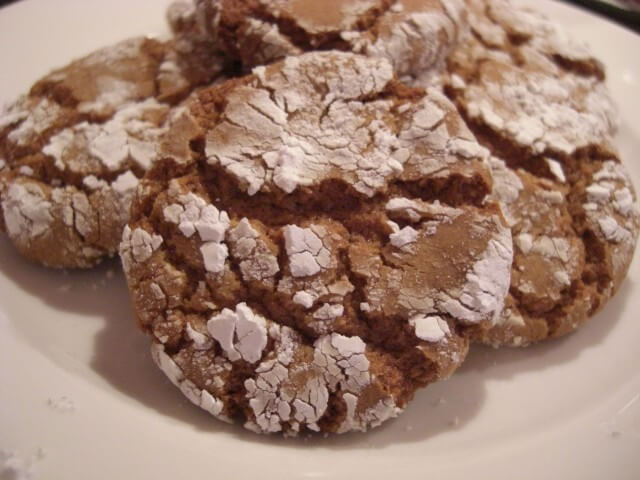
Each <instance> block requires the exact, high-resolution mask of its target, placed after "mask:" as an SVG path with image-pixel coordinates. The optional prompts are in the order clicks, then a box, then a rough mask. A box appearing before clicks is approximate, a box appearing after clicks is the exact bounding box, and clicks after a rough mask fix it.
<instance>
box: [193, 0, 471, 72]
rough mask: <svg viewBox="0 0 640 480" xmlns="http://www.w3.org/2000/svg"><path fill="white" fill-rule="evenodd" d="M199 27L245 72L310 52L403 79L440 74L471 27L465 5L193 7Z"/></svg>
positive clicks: (214, 1) (277, 1)
mask: <svg viewBox="0 0 640 480" xmlns="http://www.w3.org/2000/svg"><path fill="white" fill-rule="evenodd" d="M194 3H195V5H196V10H197V12H198V16H199V17H200V18H201V22H200V23H201V25H203V26H204V28H205V29H206V30H207V31H208V32H209V34H210V35H211V36H212V37H213V38H215V39H216V40H217V41H219V42H220V45H221V47H222V48H224V49H225V52H226V53H227V55H229V56H230V57H232V58H235V59H238V60H240V61H241V62H242V64H243V65H244V67H245V68H247V69H248V68H252V67H254V66H257V65H263V64H268V63H271V62H273V61H275V60H278V59H281V58H283V57H285V56H289V55H299V54H301V53H304V52H307V51H311V50H330V49H336V50H342V51H350V52H354V53H360V54H364V55H367V56H371V57H380V58H386V59H387V60H389V61H390V62H391V63H392V65H393V67H394V70H395V71H396V72H397V74H398V76H399V77H418V76H420V77H422V78H425V79H429V78H431V76H432V75H436V74H438V73H439V70H441V69H442V67H443V66H444V60H445V58H446V56H447V55H448V53H449V52H450V51H451V48H452V47H453V46H454V45H455V44H456V42H457V41H458V39H459V38H460V36H461V35H462V32H464V30H465V28H466V19H465V12H464V6H463V4H462V1H461V0H446V1H445V0H442V1H440V0H357V1H349V2H344V1H342V0H331V1H329V2H327V1H324V2H317V1H315V0H241V1H238V0H194Z"/></svg>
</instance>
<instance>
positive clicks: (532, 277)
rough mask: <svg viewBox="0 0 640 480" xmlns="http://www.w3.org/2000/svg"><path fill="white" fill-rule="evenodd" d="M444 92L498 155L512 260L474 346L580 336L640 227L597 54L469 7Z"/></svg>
mask: <svg viewBox="0 0 640 480" xmlns="http://www.w3.org/2000/svg"><path fill="white" fill-rule="evenodd" d="M467 6H468V19H469V24H470V31H471V33H470V35H469V36H468V38H467V39H466V40H465V41H463V42H461V44H460V46H459V47H458V48H456V49H455V50H454V52H453V54H452V55H451V57H450V59H449V66H448V75H449V76H448V84H447V87H446V88H447V93H448V94H449V96H450V97H451V98H452V99H453V100H454V101H455V103H456V104H457V106H458V107H459V110H460V112H461V114H462V115H463V117H464V118H465V119H466V120H467V122H468V124H469V126H470V128H471V129H472V130H473V131H474V133H475V134H476V136H477V137H478V139H479V141H480V143H481V144H483V145H484V146H486V147H487V148H488V149H489V150H490V151H491V153H492V159H491V164H492V171H493V175H494V192H493V193H492V198H493V199H494V200H496V201H498V202H499V203H500V205H501V208H502V210H503V213H504V215H505V217H506V219H507V221H508V223H509V225H510V227H511V229H512V233H513V241H514V263H513V271H512V281H511V287H510V294H509V296H508V298H507V301H506V307H505V310H504V313H503V315H502V318H501V320H500V321H499V322H498V324H497V325H496V326H495V327H494V328H493V329H491V330H488V331H482V332H480V333H479V334H478V338H479V339H481V340H482V341H484V342H486V343H489V344H491V345H494V346H499V345H513V346H520V345H528V344H530V343H532V342H536V341H539V340H543V339H545V338H549V337H557V336H560V335H564V334H566V333H568V332H571V331H573V330H575V329H576V328H577V327H578V326H580V325H581V324H582V323H583V322H584V321H585V320H586V319H587V318H589V317H590V316H591V315H593V314H594V313H595V312H596V311H597V310H598V309H600V308H602V306H603V305H604V304H605V303H606V302H607V300H608V299H609V298H611V296H612V295H613V294H614V293H615V291H616V290H617V288H618V287H619V285H620V283H621V282H622V280H623V279H624V277H625V275H626V271H627V268H628V266H629V264H630V263H631V260H632V257H633V252H634V249H635V244H636V239H637V236H638V228H639V224H640V220H639V216H638V215H639V214H638V206H637V204H636V195H635V192H634V189H633V186H632V184H631V181H630V179H629V177H628V175H627V173H626V171H625V168H624V166H623V165H622V164H621V163H620V160H619V158H618V155H617V153H616V150H615V148H614V147H613V144H612V136H613V134H614V133H615V130H616V127H617V117H616V110H615V107H614V105H613V102H612V100H611V98H610V96H609V93H608V91H607V89H606V86H605V84H604V81H603V80H604V70H603V67H602V65H601V64H600V62H598V61H597V60H596V59H594V58H593V56H592V55H591V54H590V53H589V50H588V49H587V48H586V47H585V46H584V45H581V44H579V43H577V42H575V41H573V40H572V39H571V38H570V37H569V36H568V35H567V34H566V33H565V32H564V31H562V30H561V29H560V28H559V27H558V26H556V25H555V24H553V23H552V22H550V21H549V20H548V19H546V18H545V17H543V16H542V15H540V14H538V13H536V12H534V11H531V10H528V9H523V8H518V7H515V6H514V5H512V4H511V2H509V1H506V0H468V1H467Z"/></svg>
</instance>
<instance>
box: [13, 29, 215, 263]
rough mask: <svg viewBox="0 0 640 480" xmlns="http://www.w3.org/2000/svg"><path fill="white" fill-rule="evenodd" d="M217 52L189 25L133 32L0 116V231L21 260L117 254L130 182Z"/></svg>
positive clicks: (206, 75)
mask: <svg viewBox="0 0 640 480" xmlns="http://www.w3.org/2000/svg"><path fill="white" fill-rule="evenodd" d="M223 65H224V62H223V57H222V56H221V54H220V53H219V52H218V51H217V50H216V49H215V48H214V46H213V44H212V42H211V41H210V40H208V39H206V38H204V37H203V36H202V35H200V34H198V32H197V31H196V29H195V28H191V29H188V28H186V27H185V28H184V29H183V32H181V34H179V35H176V37H175V38H173V39H171V40H169V41H167V42H159V41H156V40H153V39H148V38H134V39H130V40H126V41H123V42H120V43H118V44H115V45H113V46H110V47H106V48H103V49H100V50H98V51H96V52H94V53H92V54H90V55H88V56H86V57H84V58H81V59H79V60H76V61H74V62H72V63H71V64H69V65H68V66H66V67H64V68H61V69H59V70H55V71H53V72H52V73H50V74H49V75H47V76H45V77H43V78H42V79H41V80H39V81H38V82H36V83H35V85H34V86H33V87H32V88H31V90H30V92H29V93H28V94H27V95H25V96H23V97H21V98H19V99H18V100H17V101H16V102H14V103H13V104H12V105H9V106H7V108H6V109H5V111H4V112H2V113H1V114H0V203H1V205H2V208H1V209H0V228H2V229H3V230H4V231H6V233H7V234H8V236H9V237H10V239H11V241H12V242H13V243H14V245H15V246H16V247H17V249H18V250H19V251H20V253H22V254H23V255H24V256H26V257H27V258H29V259H31V260H34V261H36V262H39V263H42V264H44V265H47V266H52V267H80V268H86V267H91V266H93V265H95V264H96V263H98V262H99V261H100V260H101V259H102V258H104V257H105V256H107V255H113V254H114V253H116V251H117V247H118V243H119V240H120V238H121V235H122V228H123V227H124V225H125V224H126V222H127V220H128V216H129V206H130V202H131V196H132V193H133V191H134V189H135V187H136V186H137V184H138V182H139V179H140V178H141V177H142V176H143V175H144V172H145V171H146V170H148V169H149V167H150V166H151V165H152V164H153V162H154V161H156V160H157V158H158V155H159V153H158V150H159V146H160V145H161V139H162V138H163V135H164V134H165V133H166V131H167V128H168V126H169V124H170V123H171V122H172V121H173V119H174V118H175V117H176V115H178V113H179V110H180V108H181V107H179V106H178V104H179V102H180V101H182V100H183V99H184V98H185V97H186V96H187V95H188V94H189V93H190V92H191V91H192V90H193V89H194V87H196V86H198V85H202V84H206V83H210V82H211V81H213V80H214V79H215V78H216V76H217V75H218V74H219V73H220V72H221V71H222V69H223Z"/></svg>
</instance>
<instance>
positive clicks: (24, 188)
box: [2, 183, 53, 243]
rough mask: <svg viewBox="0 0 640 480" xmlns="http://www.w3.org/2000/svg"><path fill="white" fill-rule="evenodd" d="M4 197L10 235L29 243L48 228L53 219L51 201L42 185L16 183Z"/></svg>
mask: <svg viewBox="0 0 640 480" xmlns="http://www.w3.org/2000/svg"><path fill="white" fill-rule="evenodd" d="M3 197H4V201H3V202H2V210H3V213H4V222H5V225H6V228H7V233H8V234H9V236H10V237H12V238H16V239H17V241H19V242H24V243H28V242H29V241H30V239H32V238H34V237H38V236H41V235H43V234H44V233H45V232H46V231H47V230H48V228H49V225H50V224H51V222H52V220H53V218H52V216H51V202H50V201H49V200H48V199H47V198H46V196H45V193H44V192H43V190H42V189H41V188H40V187H38V186H37V185H32V184H29V183H25V184H20V183H14V184H11V185H9V187H8V188H7V192H6V194H5V195H4V196H3Z"/></svg>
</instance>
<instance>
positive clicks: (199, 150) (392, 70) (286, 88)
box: [0, 0, 640, 435]
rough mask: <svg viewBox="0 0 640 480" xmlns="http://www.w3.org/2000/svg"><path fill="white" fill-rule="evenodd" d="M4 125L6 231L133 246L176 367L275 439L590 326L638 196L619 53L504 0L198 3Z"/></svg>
mask: <svg viewBox="0 0 640 480" xmlns="http://www.w3.org/2000/svg"><path fill="white" fill-rule="evenodd" d="M168 19H169V23H170V25H171V28H172V31H173V35H172V38H171V39H169V40H166V41H158V40H154V39H149V38H136V39H130V40H126V41H124V42H121V43H119V44H117V45H114V46H110V47H106V48H104V49H102V50H99V51H97V52H95V53H93V54H91V55H89V56H87V57H85V58H82V59H79V60H76V61H74V62H73V63H71V64H69V65H68V66H66V67H64V68H61V69H59V70H56V71H54V72H52V73H50V74H49V75H47V76H46V77H44V78H43V79H41V80H40V81H38V82H37V83H36V84H35V85H34V86H33V87H32V88H31V90H30V91H29V93H28V94H27V95H25V96H24V97H21V98H19V99H18V100H17V101H15V102H14V103H13V104H12V105H10V106H9V107H8V108H7V109H6V111H4V112H3V113H2V114H1V116H0V201H1V205H2V209H1V210H0V228H1V229H2V230H3V231H4V232H6V234H7V235H8V237H9V238H10V239H11V241H12V242H13V244H14V245H15V247H16V248H17V249H18V251H19V252H20V253H21V254H23V255H24V256H25V257H27V258H29V259H31V260H33V261H36V262H39V263H41V264H43V265H46V266H50V267H57V268H89V267H92V266H94V265H96V264H97V263H99V262H100V261H101V260H102V259H104V258H106V257H108V256H112V255H114V254H116V253H119V254H120V256H121V259H122V265H123V269H124V272H125V275H126V278H127V281H128V285H129V289H130V293H131V298H132V302H133V310H134V312H135V317H136V320H137V323H138V325H139V327H140V328H141V329H142V330H143V331H144V332H146V333H147V334H148V335H149V336H150V337H151V339H152V347H151V352H152V356H153V358H154V360H155V362H156V363H157V365H158V366H159V368H161V369H162V371H163V372H164V373H165V374H166V375H167V376H168V377H169V379H170V380H171V381H172V382H173V383H174V384H175V385H176V386H177V387H178V388H179V389H180V390H181V391H182V392H183V393H184V394H185V395H186V396H187V397H188V398H189V400H191V401H192V402H193V403H194V404H196V405H198V406H200V407H201V408H203V409H205V410H207V411H209V412H210V413H211V414H212V415H214V416H215V417H217V418H218V419H221V420H224V421H230V422H240V423H242V424H243V425H244V426H245V427H246V428H249V429H251V430H253V431H256V432H259V433H271V432H282V433H284V434H286V435H296V434H298V433H305V432H310V431H314V432H329V433H343V432H349V431H364V430H367V429H369V428H371V427H375V426H378V425H380V424H381V423H383V422H384V421H385V420H388V419H390V418H393V417H395V416H397V415H398V414H400V412H401V411H402V410H403V409H404V408H405V407H406V406H407V404H408V402H409V401H410V400H411V398H412V397H413V395H414V393H415V392H416V391H417V390H418V389H419V388H422V387H425V386H427V385H429V384H431V383H432V382H435V381H438V380H440V379H443V378H446V377H448V376H449V375H451V374H452V373H454V372H455V370H456V369H457V368H458V367H459V366H460V365H461V363H462V362H463V361H464V359H465V356H466V354H467V351H468V348H469V345H470V343H473V342H482V343H486V344H490V345H493V346H495V347H499V346H526V345H529V344H531V343H534V342H538V341H542V340H545V339H548V338H552V337H557V336H560V335H564V334H566V333H569V332H571V331H573V330H575V329H576V328H577V327H578V326H580V325H581V324H582V323H583V322H584V321H585V320H586V319H587V318H589V317H590V316H592V315H593V314H594V313H595V312H596V311H598V310H599V309H600V308H602V306H603V305H604V304H605V303H606V302H607V301H608V300H609V299H610V298H611V296H612V295H613V294H614V293H615V292H616V290H617V289H618V287H619V285H620V284H621V282H622V281H623V279H624V277H625V275H626V273H627V269H628V266H629V264H630V263H631V260H632V256H633V252H634V248H635V244H636V239H637V235H638V230H639V228H640V210H639V209H638V206H637V204H636V195H635V192H634V190H633V187H632V184H631V181H630V179H629V177H628V175H627V173H626V170H625V168H624V166H623V165H622V163H621V161H620V158H619V156H618V154H617V152H616V149H615V147H614V146H613V142H612V138H613V135H614V134H615V132H616V128H617V124H616V110H615V107H614V105H613V103H612V101H611V98H610V96H609V93H608V91H607V89H606V87H605V84H604V77H605V73H604V70H603V67H602V65H601V63H600V62H599V61H598V60H596V59H595V58H593V57H592V55H591V54H590V53H589V51H588V50H587V49H586V48H585V47H584V46H583V45H581V44H579V43H577V42H575V41H573V40H572V39H571V38H569V37H568V36H567V35H566V34H565V32H563V31H562V30H561V29H559V28H558V27H557V26H556V25H554V24H553V23H551V22H550V21H549V20H547V19H546V18H544V17H543V16H541V15H540V14H538V13H536V12H534V11H530V10H526V9H522V8H518V7H516V6H514V5H512V4H511V3H510V2H509V1H507V0H438V1H434V0H353V1H343V0H327V1H324V2H317V1H315V0H193V2H192V3H187V2H184V3H176V4H174V5H172V6H171V7H170V9H169V11H168Z"/></svg>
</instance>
